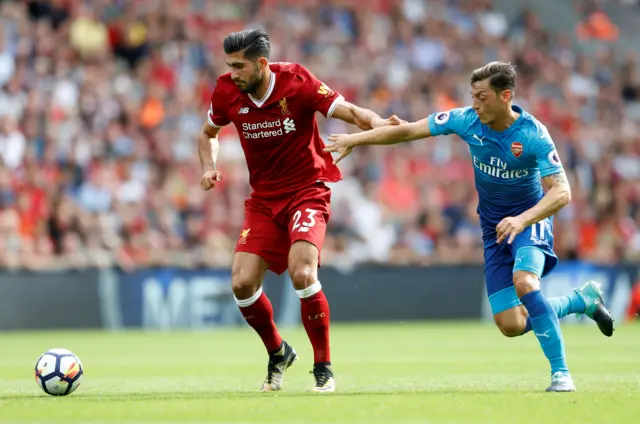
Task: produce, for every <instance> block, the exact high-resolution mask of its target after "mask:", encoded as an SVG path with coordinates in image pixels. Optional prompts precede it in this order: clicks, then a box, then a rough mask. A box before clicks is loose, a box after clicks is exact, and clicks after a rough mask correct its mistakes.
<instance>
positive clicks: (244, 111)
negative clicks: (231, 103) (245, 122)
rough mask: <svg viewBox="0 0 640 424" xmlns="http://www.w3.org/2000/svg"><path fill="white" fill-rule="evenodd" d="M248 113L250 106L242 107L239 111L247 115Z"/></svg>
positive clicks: (240, 113) (239, 113)
mask: <svg viewBox="0 0 640 424" xmlns="http://www.w3.org/2000/svg"><path fill="white" fill-rule="evenodd" d="M247 113H249V108H248V107H241V108H240V110H239V111H238V115H246V114H247Z"/></svg>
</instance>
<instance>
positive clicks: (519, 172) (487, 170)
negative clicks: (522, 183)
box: [473, 156, 529, 180]
mask: <svg viewBox="0 0 640 424" xmlns="http://www.w3.org/2000/svg"><path fill="white" fill-rule="evenodd" d="M473 166H474V167H475V168H476V169H477V170H479V171H480V172H482V173H483V174H488V175H491V176H492V177H495V178H504V179H505V180H511V179H515V178H524V177H526V176H528V175H529V170H528V169H507V163H506V162H505V161H503V160H501V159H499V158H496V157H493V156H492V157H491V160H490V161H489V163H488V164H487V163H484V162H482V161H480V159H478V158H477V157H475V156H474V157H473Z"/></svg>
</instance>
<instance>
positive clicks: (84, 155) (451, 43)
mask: <svg viewBox="0 0 640 424" xmlns="http://www.w3.org/2000/svg"><path fill="white" fill-rule="evenodd" d="M257 27H260V28H264V29H266V30H267V31H268V32H269V34H270V36H271V41H272V47H273V53H272V57H271V60H273V61H288V62H300V63H302V64H304V65H305V66H306V67H308V68H309V69H310V70H311V71H312V72H313V73H314V74H315V75H316V76H317V77H318V78H319V79H321V80H323V81H324V82H325V83H327V85H329V86H330V87H331V88H333V89H334V90H336V91H339V92H340V93H341V94H343V95H344V96H345V97H346V99H347V100H349V101H351V102H353V103H356V104H358V105H360V106H363V107H367V108H370V109H373V110H374V111H376V112H378V113H379V114H380V115H383V116H388V115H390V114H397V115H399V116H400V117H401V118H403V119H406V120H410V121H411V120H418V119H421V118H423V117H425V116H427V115H428V114H430V113H432V112H435V111H442V110H446V109H450V108H453V107H459V106H464V105H467V104H469V103H470V96H469V75H470V73H471V71H472V70H474V69H475V68H477V67H480V66H482V65H483V64H485V63H487V62H489V61H493V60H502V61H508V62H512V63H514V64H515V65H517V70H518V72H519V77H518V86H517V91H516V103H517V104H519V105H520V106H522V107H523V108H524V109H525V110H527V111H529V112H531V113H533V114H534V115H535V116H536V117H538V119H540V120H541V121H542V122H543V123H544V124H546V125H547V127H548V129H549V131H550V133H551V136H552V137H553V139H554V141H555V143H556V145H557V147H558V150H559V152H560V156H561V158H562V159H563V163H564V165H565V169H566V170H567V173H568V176H569V179H570V183H571V186H572V190H573V202H572V203H571V204H570V205H569V206H568V207H566V208H564V209H563V210H562V211H561V212H560V213H559V215H558V216H557V217H556V221H555V222H556V224H555V237H556V247H555V249H556V252H557V253H558V256H559V257H560V259H561V261H562V263H563V265H562V266H561V267H560V268H559V270H558V273H557V274H556V275H557V276H556V277H554V278H556V280H558V281H560V282H556V283H554V284H549V286H551V287H552V288H550V289H548V290H560V291H562V290H564V292H566V291H567V290H570V289H571V287H575V286H576V285H578V284H579V283H581V282H582V281H583V280H584V278H589V277H593V276H596V277H599V278H600V280H602V282H603V284H604V285H605V288H606V289H607V291H608V294H609V295H610V296H613V298H614V302H616V305H618V306H617V309H616V313H617V316H618V317H623V316H624V317H627V318H633V317H634V316H636V314H637V312H638V310H639V309H640V289H639V288H637V287H638V286H636V291H635V293H636V294H635V296H634V291H633V284H634V282H635V281H636V279H637V278H636V277H637V274H638V272H637V268H638V266H637V263H639V262H640V71H639V69H638V65H639V63H638V54H639V53H640V44H638V43H637V40H638V39H639V37H640V4H639V2H638V1H636V0H601V1H588V0H584V1H571V0H536V1H535V2H529V1H524V0H522V1H516V0H493V1H492V0H369V1H367V2H366V5H365V3H362V2H361V1H359V0H324V1H319V0H299V1H296V0H233V1H231V0H230V1H226V0H91V1H87V0H85V1H82V0H51V1H7V0H5V1H0V234H1V235H0V267H1V269H2V270H3V271H2V273H1V274H0V292H2V290H12V291H11V293H12V295H13V296H18V297H20V296H24V298H25V299H30V300H29V302H31V303H30V304H31V305H32V306H33V299H32V298H30V297H29V296H31V295H33V292H34V291H35V292H38V290H39V289H33V288H31V289H28V290H26V289H25V287H31V286H29V284H36V285H37V287H41V285H44V286H46V287H49V288H48V289H46V290H44V289H42V290H44V291H40V293H41V296H42V297H43V298H42V300H43V301H46V300H47V299H50V296H53V295H54V293H57V292H58V291H61V290H62V291H64V287H66V286H65V284H76V283H77V282H85V283H84V284H85V285H84V286H83V288H82V289H83V290H89V292H87V296H89V297H92V298H93V297H95V298H96V299H97V300H96V302H98V303H99V305H100V306H99V307H96V308H97V310H99V311H100V312H99V313H98V316H99V319H100V320H101V322H102V324H104V323H105V322H106V321H109V322H110V323H111V325H113V326H119V325H126V322H125V321H127V320H128V319H129V318H127V316H129V315H130V314H129V312H127V311H128V310H126V308H128V307H129V306H123V305H127V304H128V303H127V302H129V301H130V300H131V299H133V298H135V299H136V300H135V301H131V302H133V304H135V305H137V306H136V308H137V309H140V310H141V311H142V312H131V314H133V315H132V316H133V318H130V320H132V321H131V322H134V321H135V322H136V323H139V322H140V323H143V324H144V323H145V322H147V323H149V322H151V323H152V324H150V325H152V326H153V325H160V326H165V327H166V326H170V325H172V324H171V323H172V322H173V323H176V322H178V321H179V320H180V319H178V318H176V316H177V315H175V313H174V315H171V316H170V317H169V318H167V317H166V316H165V315H166V314H165V312H166V313H167V314H169V315H170V314H171V313H170V312H167V311H166V310H165V309H166V308H165V306H166V304H167V302H169V301H168V300H167V299H168V298H171V296H178V295H176V294H175V293H174V292H180V290H182V289H173V288H172V287H182V286H180V284H181V283H180V282H182V283H184V287H183V289H184V290H186V291H185V293H189V294H188V295H185V296H186V297H185V298H189V299H191V300H190V301H191V302H196V301H199V300H198V299H202V298H203V297H202V296H204V295H202V294H193V293H194V292H195V291H197V290H195V289H193V287H196V286H198V284H196V283H193V281H194V278H195V279H196V280H197V278H200V280H198V281H204V280H205V279H207V278H208V279H209V280H207V281H210V283H207V284H209V285H206V284H204V283H203V284H204V285H202V287H204V288H203V289H202V290H204V291H203V292H202V293H204V292H206V293H208V294H207V296H209V297H206V296H205V297H204V298H206V299H210V298H216V299H222V300H220V302H223V303H224V302H227V301H228V300H229V296H230V294H229V293H230V292H229V291H227V290H226V289H224V287H227V285H228V267H229V266H230V264H231V260H232V255H233V250H234V246H235V242H236V238H237V236H238V234H239V231H240V227H241V224H242V219H243V202H244V199H245V198H246V196H247V195H248V194H249V192H250V188H249V186H248V173H247V171H246V165H245V162H244V157H243V153H242V150H241V148H240V145H239V141H238V138H237V134H236V131H235V128H234V127H233V126H228V127H226V128H224V129H223V131H222V132H221V137H220V139H221V153H220V163H221V165H220V167H221V170H222V171H223V175H224V177H223V181H222V183H221V184H220V185H219V186H218V187H216V189H215V190H214V191H212V192H208V193H204V192H202V191H201V190H200V188H199V184H198V181H199V179H200V176H201V173H200V165H199V161H198V158H197V149H196V137H197V134H198V133H199V131H200V130H201V127H202V124H203V122H204V121H205V118H206V111H207V109H208V104H209V98H210V94H211V91H212V88H213V84H214V83H215V80H216V78H217V76H218V75H219V74H221V73H224V72H226V69H225V65H224V62H223V51H222V39H223V38H224V36H225V35H226V34H227V33H229V32H232V31H237V30H242V29H247V28H257ZM318 119H319V122H320V128H321V134H322V135H323V136H326V135H328V134H330V133H340V132H349V131H353V128H351V127H349V126H346V125H345V124H343V123H342V122H340V121H337V120H325V119H324V118H322V117H321V116H318ZM341 169H342V171H343V172H344V175H345V180H344V181H342V182H340V183H338V184H335V185H334V187H333V189H334V195H333V201H332V209H333V215H332V220H331V222H330V225H329V234H328V235H327V240H326V244H325V247H324V251H323V258H322V261H323V265H325V267H323V272H325V271H326V272H331V273H334V274H335V275H334V276H333V277H332V279H333V280H339V279H341V278H342V279H344V280H345V283H344V284H340V285H339V286H340V287H342V286H345V285H349V284H350V283H349V282H351V283H353V284H352V285H355V287H362V285H365V284H368V283H370V284H376V283H374V282H372V281H373V280H375V279H376V278H378V279H380V280H381V281H380V290H381V291H380V293H381V294H380V295H379V296H378V297H380V298H381V299H383V298H384V296H385V295H384V294H382V293H385V290H386V291H387V292H388V291H393V290H390V287H393V286H392V285H393V284H397V282H398V281H400V282H402V281H406V284H414V283H415V285H416V286H419V285H420V284H421V283H424V284H422V285H423V286H425V287H426V286H429V287H431V286H432V285H437V287H440V288H439V289H438V290H444V289H443V288H442V287H443V286H446V284H442V283H443V282H444V283H446V282H448V281H454V282H455V281H458V280H464V281H469V283H468V284H470V285H471V286H472V287H473V290H471V289H469V290H471V292H470V293H473V294H472V295H470V302H471V301H472V300H473V302H476V303H477V304H478V305H480V304H481V301H480V299H483V295H482V292H481V290H482V287H483V280H482V279H483V275H482V268H481V263H482V242H481V232H480V229H479V226H478V217H477V215H476V212H475V210H476V204H477V197H476V193H475V189H474V186H473V169H472V166H471V164H470V162H469V158H468V152H467V148H466V145H465V143H463V142H461V141H460V140H459V139H457V138H456V137H438V138H436V139H431V140H429V141H418V142H414V143H412V144H410V145H403V146H396V147H391V148H375V149H360V150H357V151H356V152H355V153H354V154H353V155H352V156H351V157H350V158H349V159H348V160H346V161H344V162H342V165H341ZM325 268H326V270H325ZM464 270H466V271H464ZM453 271H455V272H458V273H460V272H463V271H464V272H466V274H460V275H458V274H456V275H455V276H454V275H453V274H451V272H453ZM363 273H364V274H363ZM434 273H435V274H434ZM440 273H442V274H440ZM436 275H437V276H438V277H437V276H436ZM272 277H273V276H270V277H269V278H272ZM583 277H584V278H583ZM149 278H151V279H152V280H149ZM285 278H286V277H285ZM550 278H552V277H550ZM176 279H178V280H179V283H175V281H176ZM54 280H55V281H58V280H59V281H58V283H59V284H61V286H57V285H55V284H53V283H51V284H52V285H47V284H46V283H45V282H52V281H54ZM94 280H95V282H94V283H89V281H94ZM382 280H384V281H386V284H385V283H384V281H382ZM414 280H415V281H414ZM623 280H624V281H623ZM149 281H155V282H157V283H158V289H157V294H153V293H156V292H154V291H153V290H155V289H153V288H150V289H149V288H148V287H152V286H149V284H146V283H148V282H149ZM211 281H213V282H211ZM376 281H377V280H376ZM620 281H623V282H622V283H620ZM145 282H146V283H145ZM354 282H355V283H354ZM410 282H411V283H410ZM563 282H564V283H563ZM58 283H56V284H58ZM218 283H220V286H219V288H216V289H215V290H214V289H212V287H214V286H215V287H218V285H217V284H218ZM327 283H329V281H327ZM360 283H362V285H360ZM436 283H437V284H436ZM91 284H94V286H95V290H93V289H91V290H93V291H91V290H90V289H87V288H86V287H87V286H91ZM145 284H146V285H145ZM176 284H177V285H176ZM323 284H324V285H325V286H326V283H325V281H323ZM336 284H337V283H336ZM460 284H463V283H460ZM465 284H466V283H465ZM273 285H275V283H273ZM285 286H286V284H285ZM131 287H136V288H135V289H132V288H131ZM153 287H155V286H153ZM198 287H199V286H198ZM207 287H208V288H207ZM411 287H413V286H411ZM459 289H460V287H459V286H456V285H455V284H453V283H452V284H450V285H449V287H448V290H449V291H451V290H459ZM25 290H26V291H25ZM130 290H131V293H133V294H127V293H129V291H130ZM207 290H208V291H207ZM287 290H288V289H287ZM335 290H346V289H345V288H344V287H342V288H338V287H336V289H335ZM372 290H373V289H372ZM397 290H398V291H399V292H402V291H404V290H406V288H398V289H397ZM416 290H418V292H416V293H422V292H420V291H419V290H422V289H418V288H416ZM465 290H466V289H465ZM474 290H475V291H474ZM289 291H291V290H289ZM476 291H477V293H476ZM94 292H95V293H94ZM282 292H283V294H282V296H283V299H284V300H282V302H283V304H287V301H286V299H288V298H287V296H288V295H287V294H286V293H287V291H286V290H282ZM20 293H22V294H20ZM198 293H200V292H198ZM211 293H214V294H211ZM216 293H217V294H216ZM476 294H477V295H476ZM423 295H424V296H426V294H423ZM423 295H420V296H423ZM7 296H8V294H5V295H2V296H0V299H3V300H4V299H7V298H8V297H7ZM153 296H156V297H153ZM194 296H195V297H194ZM198 296H200V297H198ZM212 296H213V297H212ZM216 296H218V297H216ZM336 296H339V297H342V294H337V295H336ZM345 296H347V294H345ZM351 296H353V297H358V296H362V293H361V292H360V294H358V293H353V294H351ZM420 296H418V297H420ZM439 296H446V293H445V294H442V293H441V294H439ZM374 297H375V296H374ZM294 298H295V295H294ZM140 299H142V300H140ZM144 299H147V301H148V302H151V303H149V304H145V303H144V302H145V300H144ZM148 299H156V300H155V301H152V300H148ZM436 300H437V299H436ZM136 302H137V303H136ZM140 302H142V304H141V303H140ZM153 302H156V303H153ZM163 302H164V303H163ZM176 302H177V301H176ZM216 302H217V300H216ZM169 303H170V302H169ZM276 303H277V301H276ZM445 303H446V302H445ZM19 304H20V303H19V302H17V301H16V302H15V304H14V305H12V306H13V308H14V309H15V310H17V309H24V308H21V307H20V306H19ZM186 304H188V302H187V303H185V305H186ZM224 304H225V305H226V303H224ZM145 305H147V306H145ZM149 305H155V306H154V307H151V306H149ZM163 305H165V306H163ZM181 305H182V304H181ZM220 305H222V303H220V304H218V306H220ZM483 305H484V304H483ZM10 306H11V305H10ZM232 306H233V305H232ZM485 306H486V305H484V306H482V307H480V306H479V307H478V308H476V309H477V310H478V312H477V313H476V312H473V314H472V316H476V315H480V314H482V313H484V314H485V315H486V310H485V309H486V307H485ZM364 307H366V305H363V308H364ZM163 308H164V309H163ZM185 308H186V309H187V310H190V311H193V305H192V304H191V306H190V307H187V306H185ZM337 308H338V316H340V312H339V308H340V306H337ZM416 308H418V306H416ZM469 308H470V307H469ZM469 308H467V307H465V310H468V309H469ZM474 308H475V307H474ZM89 309H91V308H89ZM134 309H135V308H134ZM205 309H206V308H205ZM222 309H224V308H222ZM231 309H233V308H231ZM231 309H230V310H231ZM285 309H286V308H285ZM356 309H357V308H356ZM405 309H406V308H405ZM476 309H473V310H474V311H476ZM152 310H153V311H155V312H153V313H151V312H149V311H152ZM233 310H234V311H235V309H233ZM207 311H209V312H210V313H209V312H207V313H209V315H207V314H206V313H204V312H203V314H204V315H203V316H205V315H206V316H208V317H209V318H206V319H205V318H203V320H204V321H202V322H204V323H205V324H207V323H215V322H218V321H216V320H224V318H220V316H221V315H220V313H221V312H220V311H219V309H216V311H217V312H215V313H214V312H211V310H209V309H207ZM483 311H484V312H483ZM14 312H15V311H14ZM147 312H148V313H150V314H151V315H145V314H146V313H147ZM174 312H175V311H174ZM397 312H398V314H400V315H402V309H398V311H397ZM189 313H191V312H189ZM229 313H230V314H232V312H229ZM287 313H288V312H287ZM287 313H285V314H284V315H283V317H284V316H285V315H286V316H289V317H291V316H293V315H287ZM346 313H347V311H345V314H346ZM363 313H364V311H363ZM416 313H417V314H418V315H420V316H417V318H429V317H431V316H430V315H429V316H425V312H424V311H416ZM136 314H137V315H136ZM163 314H164V315H163ZM216 314H217V315H216ZM428 314H429V313H427V315H428ZM347 315H348V314H347ZM365 315H366V314H365ZM392 315H393V314H391V313H390V315H389V317H391V318H393V317H395V315H393V316H392ZM189 316H190V317H191V318H188V317H187V318H184V319H185V320H186V321H185V322H191V323H193V322H194V321H193V320H194V318H193V316H192V315H189ZM213 316H215V317H217V318H211V317H213ZM230 316H231V315H230ZM145 317H147V318H145ZM171 317H173V318H171ZM367 317H368V316H364V319H367ZM384 317H385V316H382V318H384ZM434 317H436V318H437V317H440V316H439V315H438V314H435V316H434ZM452 317H454V318H455V317H458V316H457V315H454V316H452ZM5 318H6V319H10V318H7V317H5ZM360 318H362V317H360ZM25 319H27V318H26V317H21V318H15V320H16V322H17V323H18V324H16V325H18V326H20V325H22V326H25V325H26V324H24V320H25ZM145 319H147V321H145ZM229 319H231V318H229ZM282 319H286V317H284V318H282ZM291 319H293V318H291ZM346 319H352V318H351V317H350V316H348V317H347V318H346ZM353 319H356V318H353ZM163 320H164V321H163ZM171 320H173V321H171ZM189 320H191V321H189ZM0 321H2V320H1V319H0ZM174 321H175V322H174ZM65 322H66V321H65ZM69 322H70V323H72V322H73V321H71V320H69ZM85 322H86V320H85ZM198 322H200V321H198ZM20 323H23V324H20ZM114 323H115V324H114ZM158 323H159V324H158ZM167 323H168V324H167ZM205 324H203V325H205ZM7 325H8V324H7ZM51 325H54V324H51ZM185 325H186V324H185Z"/></svg>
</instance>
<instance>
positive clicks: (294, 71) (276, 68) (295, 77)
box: [269, 62, 313, 82]
mask: <svg viewBox="0 0 640 424" xmlns="http://www.w3.org/2000/svg"><path fill="white" fill-rule="evenodd" d="M269 68H270V69H271V71H273V72H275V74H276V77H280V78H281V79H282V78H284V79H288V80H290V81H291V82H294V81H300V82H304V81H308V80H310V79H313V74H312V73H311V71H309V70H308V69H307V68H306V67H305V66H304V65H301V64H300V63H292V62H271V63H270V64H269Z"/></svg>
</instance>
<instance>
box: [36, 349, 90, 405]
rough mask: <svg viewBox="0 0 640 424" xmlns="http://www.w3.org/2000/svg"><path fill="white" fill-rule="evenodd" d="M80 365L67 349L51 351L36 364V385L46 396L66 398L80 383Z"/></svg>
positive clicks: (81, 370)
mask: <svg viewBox="0 0 640 424" xmlns="http://www.w3.org/2000/svg"><path fill="white" fill-rule="evenodd" d="M82 374H83V369H82V363H81V362H80V359H78V357H77V356H76V355H74V354H73V352H71V351H69V350H67V349H51V350H48V351H46V352H45V353H43V354H42V356H40V358H38V362H36V368H35V375H36V383H38V386H39V387H40V388H41V389H42V390H43V391H44V392H45V393H46V394H48V395H52V396H66V395H68V394H71V393H73V392H74V391H75V390H76V389H77V388H78V386H79V385H80V382H81V381H82Z"/></svg>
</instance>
